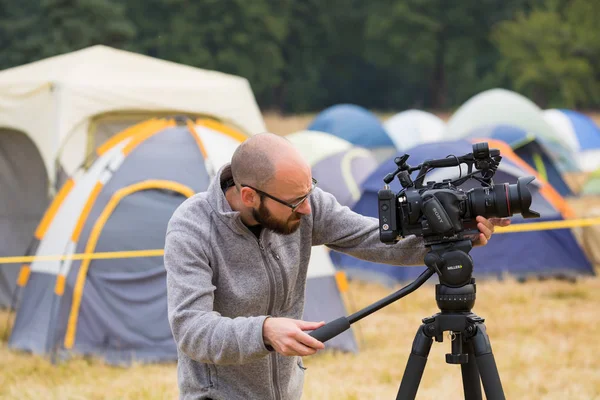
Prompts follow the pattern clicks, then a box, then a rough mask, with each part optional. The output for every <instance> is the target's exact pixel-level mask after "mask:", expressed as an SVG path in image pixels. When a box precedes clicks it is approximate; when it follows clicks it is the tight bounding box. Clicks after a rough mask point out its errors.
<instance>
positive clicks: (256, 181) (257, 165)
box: [231, 134, 285, 190]
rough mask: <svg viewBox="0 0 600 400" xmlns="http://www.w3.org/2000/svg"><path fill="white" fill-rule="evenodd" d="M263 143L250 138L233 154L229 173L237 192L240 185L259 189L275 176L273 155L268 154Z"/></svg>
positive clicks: (266, 147)
mask: <svg viewBox="0 0 600 400" xmlns="http://www.w3.org/2000/svg"><path fill="white" fill-rule="evenodd" d="M269 135H270V134H269ZM256 139H258V140H256ZM283 140H285V139H283ZM265 142H267V141H264V140H261V139H260V138H255V140H253V138H250V139H248V140H246V141H245V142H243V143H242V144H240V145H239V147H238V148H237V149H236V150H235V152H234V153H233V157H232V158H231V173H232V175H233V180H234V182H235V185H236V187H237V188H238V190H239V189H240V185H242V184H243V185H249V186H254V187H255V188H257V189H261V188H263V187H264V186H265V185H266V184H267V183H268V182H269V181H270V180H271V179H273V177H274V176H275V163H274V160H273V158H274V155H273V154H272V153H271V154H269V153H270V149H269V148H268V146H265V145H264V144H265Z"/></svg>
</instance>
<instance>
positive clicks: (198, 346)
mask: <svg viewBox="0 0 600 400" xmlns="http://www.w3.org/2000/svg"><path fill="white" fill-rule="evenodd" d="M229 177H231V170H230V167H229V165H227V166H225V167H223V168H222V169H221V170H220V171H219V173H218V175H217V179H214V180H213V181H212V183H211V185H210V187H209V188H208V191H207V192H204V193H199V194H197V195H195V196H193V197H191V198H189V199H187V200H186V201H185V202H184V203H183V204H182V205H181V206H180V207H179V208H178V209H177V210H176V211H175V213H174V214H173V216H172V218H171V220H170V222H169V226H168V229H167V235H166V243H165V267H166V270H167V290H168V308H169V322H170V324H171V329H172V331H173V335H174V338H175V342H176V343H177V348H178V358H179V362H178V381H179V391H180V398H181V399H205V398H212V399H219V400H225V399H226V400H236V399H244V400H248V399H259V400H269V399H286V400H287V399H299V398H300V397H301V395H302V386H303V381H304V368H303V366H302V360H301V358H300V357H286V356H282V355H280V354H278V353H276V352H274V351H270V349H267V348H266V347H265V344H264V341H263V323H264V321H265V319H266V318H267V316H273V317H286V318H293V319H302V312H303V307H304V289H305V285H306V273H307V268H308V261H309V258H310V252H311V247H312V246H318V245H323V244H324V245H327V246H328V247H329V248H331V249H333V250H336V251H341V252H344V253H347V254H350V255H352V256H355V257H358V258H361V259H364V260H369V261H374V262H381V263H387V264H395V265H422V264H423V258H424V256H425V248H424V245H423V241H422V240H421V239H419V238H415V237H410V238H406V239H403V240H401V241H400V242H399V243H398V244H396V245H392V246H390V245H385V244H383V243H381V242H380V241H379V228H378V221H377V220H376V219H374V218H368V217H365V216H362V215H359V214H356V213H354V212H352V211H351V210H350V209H349V208H348V207H343V206H341V205H340V204H339V203H338V202H337V201H336V200H335V198H334V197H333V196H332V195H331V194H329V193H326V192H323V191H322V190H320V189H318V188H317V189H315V190H314V192H313V193H312V194H311V196H310V198H309V201H310V205H311V208H312V213H311V214H310V215H306V216H303V217H302V221H301V223H300V228H299V229H298V230H297V231H296V232H295V233H293V234H291V235H280V234H276V233H274V232H271V231H268V230H266V229H263V230H262V232H261V234H260V237H259V238H258V239H257V237H256V236H255V235H254V234H253V233H252V232H250V230H249V229H248V228H247V227H246V226H245V225H244V224H243V223H242V220H241V218H240V214H239V213H238V212H236V211H233V210H232V209H231V207H230V205H229V203H228V202H227V200H226V199H225V195H224V193H223V190H222V189H221V185H220V182H221V181H223V180H225V179H227V178H229ZM373 206H374V207H376V204H373Z"/></svg>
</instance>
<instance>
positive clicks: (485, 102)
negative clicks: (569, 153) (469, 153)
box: [445, 89, 572, 172]
mask: <svg viewBox="0 0 600 400" xmlns="http://www.w3.org/2000/svg"><path fill="white" fill-rule="evenodd" d="M494 125H510V126H514V127H516V128H520V129H522V130H524V131H525V132H527V133H532V134H534V135H536V137H540V138H541V139H542V140H543V141H544V143H545V144H546V146H547V147H548V148H549V150H550V151H551V153H552V156H553V157H554V158H555V160H556V161H557V162H559V165H558V166H559V168H560V172H569V171H570V170H571V166H569V165H568V164H564V163H563V162H562V160H561V159H560V153H561V149H562V151H565V150H566V149H568V148H569V147H568V144H567V143H566V141H565V140H564V139H563V138H561V137H560V134H559V132H557V131H556V130H555V129H554V128H552V126H550V125H549V124H548V123H547V122H546V120H545V119H544V117H543V115H542V112H541V110H540V108H539V107H538V106H536V105H535V104H534V103H533V102H532V101H530V100H529V99H527V98H525V97H523V96H521V95H520V94H518V93H515V92H512V91H510V90H505V89H490V90H486V91H485V92H482V93H479V94H477V95H475V96H473V97H472V98H470V99H469V100H468V101H467V102H465V103H464V104H463V105H462V106H461V107H460V108H459V109H458V110H457V111H456V112H455V113H454V114H453V115H452V117H451V118H450V119H449V120H448V122H447V124H446V127H447V128H446V132H445V137H446V138H448V139H459V138H462V137H464V136H466V135H468V134H469V133H470V132H472V131H474V130H475V129H478V128H481V127H484V126H494ZM571 158H572V157H571Z"/></svg>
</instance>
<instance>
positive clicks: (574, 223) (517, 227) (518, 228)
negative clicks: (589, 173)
mask: <svg viewBox="0 0 600 400" xmlns="http://www.w3.org/2000/svg"><path fill="white" fill-rule="evenodd" d="M591 225H600V218H587V219H567V220H563V221H546V222H532V223H529V224H514V225H509V226H506V227H499V226H497V227H496V229H495V230H494V232H495V233H509V232H529V231H547V230H551V229H565V228H580V227H582V226H591Z"/></svg>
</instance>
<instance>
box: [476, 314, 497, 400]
mask: <svg viewBox="0 0 600 400" xmlns="http://www.w3.org/2000/svg"><path fill="white" fill-rule="evenodd" d="M476 326H477V332H476V333H475V336H473V338H472V339H471V343H472V344H473V350H474V352H475V358H476V359H477V367H478V368H479V373H480V374H481V381H482V383H483V389H484V390H485V396H486V398H487V399H488V400H505V399H506V398H505V397H504V390H503V389H502V382H500V375H499V374H498V368H497V367H496V361H495V360H494V354H492V345H491V344H490V338H489V337H488V335H487V333H486V331H485V325H484V324H481V323H479V324H476Z"/></svg>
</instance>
